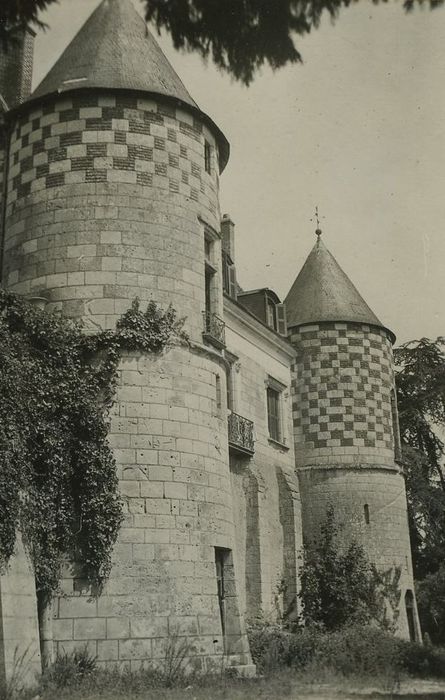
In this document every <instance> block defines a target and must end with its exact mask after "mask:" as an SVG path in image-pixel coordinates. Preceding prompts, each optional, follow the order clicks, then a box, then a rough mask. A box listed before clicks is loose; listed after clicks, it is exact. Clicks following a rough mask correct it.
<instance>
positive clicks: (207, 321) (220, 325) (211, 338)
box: [202, 311, 226, 349]
mask: <svg viewBox="0 0 445 700" xmlns="http://www.w3.org/2000/svg"><path fill="white" fill-rule="evenodd" d="M202 316H203V321H204V330H203V333H202V335H203V338H204V340H207V342H209V343H212V345H215V346H216V347H217V348H220V349H221V348H225V346H226V333H225V330H226V324H225V323H224V321H223V320H222V318H220V317H219V316H217V315H216V314H214V313H212V312H211V311H203V312H202Z"/></svg>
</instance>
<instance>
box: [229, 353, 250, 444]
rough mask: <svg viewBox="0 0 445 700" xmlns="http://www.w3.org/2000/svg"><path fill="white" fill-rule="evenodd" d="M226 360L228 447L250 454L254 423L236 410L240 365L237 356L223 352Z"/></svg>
mask: <svg viewBox="0 0 445 700" xmlns="http://www.w3.org/2000/svg"><path fill="white" fill-rule="evenodd" d="M225 358H226V360H227V361H228V365H227V368H226V377H227V423H228V425H227V427H228V435H229V449H230V450H231V451H232V452H236V453H238V455H247V456H250V457H251V456H252V455H253V453H254V451H255V439H254V432H253V431H254V424H253V421H251V420H249V419H248V418H245V417H244V416H242V415H240V414H239V413H238V412H237V411H238V400H237V399H238V391H237V389H238V388H239V387H238V386H237V384H238V382H239V373H240V365H239V362H238V358H237V357H236V356H235V355H232V354H231V353H228V352H227V351H226V352H225Z"/></svg>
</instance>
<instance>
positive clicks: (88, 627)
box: [74, 618, 106, 639]
mask: <svg viewBox="0 0 445 700" xmlns="http://www.w3.org/2000/svg"><path fill="white" fill-rule="evenodd" d="M105 637H106V625H105V619H104V618H85V619H75V620H74V639H105Z"/></svg>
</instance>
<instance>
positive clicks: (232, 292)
mask: <svg viewBox="0 0 445 700" xmlns="http://www.w3.org/2000/svg"><path fill="white" fill-rule="evenodd" d="M229 296H230V297H232V299H236V269H235V265H230V266H229Z"/></svg>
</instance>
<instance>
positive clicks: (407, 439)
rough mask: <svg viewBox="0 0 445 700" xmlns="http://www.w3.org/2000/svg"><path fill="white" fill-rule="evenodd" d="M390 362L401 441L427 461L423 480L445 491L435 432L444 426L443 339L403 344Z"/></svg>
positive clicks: (437, 439) (444, 339)
mask: <svg viewBox="0 0 445 700" xmlns="http://www.w3.org/2000/svg"><path fill="white" fill-rule="evenodd" d="M394 359H395V364H396V368H397V369H398V372H397V374H396V381H397V403H398V410H399V421H400V432H401V438H402V441H403V442H404V443H405V444H407V445H409V446H410V447H412V448H413V449H415V450H418V451H419V452H420V453H422V454H424V455H425V456H426V457H427V462H426V463H425V466H428V469H429V472H428V474H427V476H428V477H433V478H437V479H438V480H439V481H440V483H441V485H442V488H445V479H444V475H443V473H442V469H441V467H440V459H441V457H442V455H443V450H444V444H443V442H442V440H441V439H440V438H439V436H438V435H437V432H436V430H435V428H436V429H437V428H438V427H440V426H443V425H445V338H437V340H435V341H431V340H429V339H428V338H422V339H421V340H414V341H411V342H409V343H406V344H405V345H402V346H401V347H399V348H397V349H396V351H395V353H394Z"/></svg>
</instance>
